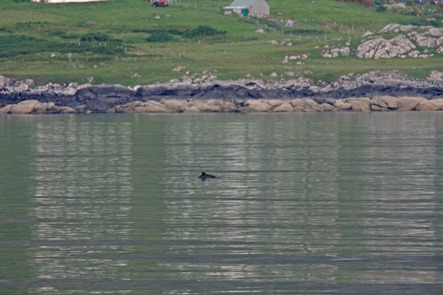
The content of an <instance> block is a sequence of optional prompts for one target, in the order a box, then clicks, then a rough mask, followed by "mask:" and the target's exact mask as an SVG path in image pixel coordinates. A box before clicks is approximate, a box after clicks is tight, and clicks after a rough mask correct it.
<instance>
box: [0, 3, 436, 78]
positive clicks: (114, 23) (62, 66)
mask: <svg viewBox="0 0 443 295" xmlns="http://www.w3.org/2000/svg"><path fill="white" fill-rule="evenodd" d="M268 2H269V4H270V5H271V13H272V16H271V18H272V19H274V20H277V21H270V20H266V21H265V20H254V19H247V18H240V17H238V16H235V15H224V11H223V9H222V8H223V7H224V6H226V5H228V4H229V3H230V1H222V0H212V1H211V0H181V1H178V3H177V4H176V5H174V6H171V7H169V8H153V7H151V6H150V5H149V3H147V2H146V1H143V0H114V1H107V2H94V3H75V4H74V3H71V4H43V3H32V2H29V1H21V0H4V1H1V3H0V6H1V7H0V10H1V18H0V74H2V75H6V76H13V77H16V78H19V79H25V78H33V79H35V80H37V81H38V82H39V83H46V82H48V81H55V82H68V81H74V82H79V83H84V82H88V81H89V82H92V83H95V84H100V83H119V84H123V85H146V84H151V83H156V82H165V81H169V80H171V79H176V80H183V79H185V80H186V79H188V80H189V79H193V80H196V79H204V77H205V75H207V73H208V72H211V73H216V75H217V77H218V78H219V79H222V80H226V79H237V78H243V77H252V78H260V79H271V80H272V79H275V80H281V79H291V78H294V77H299V76H304V77H308V78H312V79H316V80H326V81H332V80H334V79H335V78H337V77H338V76H341V75H344V74H347V73H350V72H352V73H364V72H368V71H372V70H378V71H389V70H393V69H397V70H399V71H402V72H405V73H407V74H408V75H411V76H415V77H424V76H426V75H427V74H429V72H430V71H432V70H440V69H439V67H440V66H439V65H441V64H443V55H442V54H438V53H437V52H432V56H430V57H429V58H426V59H424V58H418V59H412V58H406V59H402V58H394V59H378V60H376V59H361V58H357V57H356V56H355V54H354V53H353V52H354V51H355V49H356V48H357V46H358V45H359V44H360V43H361V41H362V39H363V37H362V36H363V35H364V34H365V32H367V31H371V32H378V31H379V30H381V29H382V28H383V27H385V26H386V25H388V24H390V23H399V24H415V25H433V26H440V25H441V17H442V16H441V15H440V14H430V15H422V16H412V15H404V14H398V13H395V14H394V13H390V12H388V11H384V12H377V11H380V9H377V8H368V7H366V6H363V5H360V4H355V3H343V2H338V1H332V0H317V1H310V2H306V1H300V0H269V1H268ZM431 8H432V9H434V7H433V6H432V7H431V6H430V7H429V9H431ZM411 9H412V7H411ZM430 17H432V19H431V18H430ZM279 20H291V21H293V23H294V24H295V25H294V26H290V27H288V26H285V25H283V24H281V23H280V22H279ZM375 20H376V21H375ZM343 47H348V48H349V49H350V52H351V54H350V55H349V56H339V57H337V58H325V57H324V56H323V55H324V52H325V51H327V50H329V49H331V48H343ZM419 49H420V48H419ZM303 56H305V58H302V57H303ZM440 68H441V67H440Z"/></svg>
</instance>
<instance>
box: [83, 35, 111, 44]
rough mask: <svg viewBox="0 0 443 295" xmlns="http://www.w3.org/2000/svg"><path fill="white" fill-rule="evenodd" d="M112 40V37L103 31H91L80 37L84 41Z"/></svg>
mask: <svg viewBox="0 0 443 295" xmlns="http://www.w3.org/2000/svg"><path fill="white" fill-rule="evenodd" d="M110 40H111V38H110V37H109V36H108V35H106V34H103V33H89V34H86V35H83V36H82V37H81V38H80V41H82V42H106V41H110Z"/></svg>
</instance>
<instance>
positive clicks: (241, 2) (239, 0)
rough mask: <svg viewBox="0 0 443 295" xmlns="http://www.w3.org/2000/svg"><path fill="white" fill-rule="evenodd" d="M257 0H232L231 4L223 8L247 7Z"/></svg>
mask: <svg viewBox="0 0 443 295" xmlns="http://www.w3.org/2000/svg"><path fill="white" fill-rule="evenodd" d="M258 1H259V0H234V2H232V3H231V5H229V6H227V7H225V8H247V7H250V6H254V5H255V4H256V3H257V2H258Z"/></svg>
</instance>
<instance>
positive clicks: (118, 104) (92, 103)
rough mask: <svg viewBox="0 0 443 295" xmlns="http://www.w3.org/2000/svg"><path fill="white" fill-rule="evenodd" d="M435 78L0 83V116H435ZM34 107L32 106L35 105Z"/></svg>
mask: <svg viewBox="0 0 443 295" xmlns="http://www.w3.org/2000/svg"><path fill="white" fill-rule="evenodd" d="M442 98H443V74H442V73H439V72H433V73H432V74H431V75H429V77H428V78H426V79H422V80H419V79H414V78H410V77H407V76H405V75H403V74H400V73H368V74H363V75H358V76H357V75H352V74H350V75H347V76H343V77H341V78H339V79H337V80H336V81H334V82H331V83H316V82H314V81H310V80H308V79H305V78H298V79H294V80H286V81H262V80H253V79H241V80H234V81H219V80H216V81H211V82H207V83H184V82H176V83H162V84H153V85H145V86H139V87H135V88H131V87H125V86H122V85H89V84H86V85H77V84H74V83H71V84H66V85H64V84H55V83H48V84H46V85H43V86H37V83H36V82H35V81H33V80H26V81H15V80H14V79H11V78H8V77H4V76H0V112H1V113H86V112H92V113H103V112H117V113H119V112H274V111H275V112H294V111H351V110H353V111H389V110H391V111H392V110H401V111H403V110H440V109H441V106H440V100H441V99H442ZM37 102H38V103H39V104H37Z"/></svg>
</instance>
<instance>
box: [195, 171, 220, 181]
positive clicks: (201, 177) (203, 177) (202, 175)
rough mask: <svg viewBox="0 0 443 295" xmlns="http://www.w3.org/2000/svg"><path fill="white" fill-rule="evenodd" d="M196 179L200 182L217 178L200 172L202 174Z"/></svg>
mask: <svg viewBox="0 0 443 295" xmlns="http://www.w3.org/2000/svg"><path fill="white" fill-rule="evenodd" d="M198 178H200V179H201V180H206V179H212V178H217V177H215V176H214V175H211V174H207V173H205V172H202V174H201V175H200V176H199V177H198Z"/></svg>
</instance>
